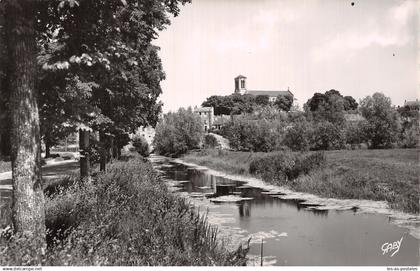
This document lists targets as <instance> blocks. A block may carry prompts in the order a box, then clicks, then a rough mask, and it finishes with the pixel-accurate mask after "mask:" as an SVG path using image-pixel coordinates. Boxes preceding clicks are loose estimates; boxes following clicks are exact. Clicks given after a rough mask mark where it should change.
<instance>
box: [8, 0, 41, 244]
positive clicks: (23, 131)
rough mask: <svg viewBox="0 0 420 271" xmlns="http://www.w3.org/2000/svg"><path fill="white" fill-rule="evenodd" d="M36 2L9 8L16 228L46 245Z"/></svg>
mask: <svg viewBox="0 0 420 271" xmlns="http://www.w3.org/2000/svg"><path fill="white" fill-rule="evenodd" d="M33 2H34V1H30V0H21V1H19V2H16V3H15V2H13V4H9V5H7V7H6V9H7V10H6V14H7V15H6V16H7V26H6V27H7V42H8V50H9V56H10V60H11V61H10V65H11V77H10V91H11V93H10V111H11V120H12V125H11V145H12V146H11V147H12V149H11V155H12V178H13V217H12V219H13V225H14V230H15V231H16V232H20V233H25V234H27V233H29V234H30V235H31V236H33V237H35V238H40V240H41V242H39V245H40V246H41V247H43V246H44V245H45V213H44V194H43V190H42V179H41V170H40V166H41V152H40V135H39V115H38V104H37V93H36V90H35V80H36V73H35V72H36V58H35V57H36V45H35V31H34V23H35V14H34V3H33Z"/></svg>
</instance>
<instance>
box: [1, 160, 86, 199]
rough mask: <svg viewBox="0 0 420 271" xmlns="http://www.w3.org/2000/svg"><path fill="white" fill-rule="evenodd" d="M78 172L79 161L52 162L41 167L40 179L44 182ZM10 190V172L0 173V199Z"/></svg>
mask: <svg viewBox="0 0 420 271" xmlns="http://www.w3.org/2000/svg"><path fill="white" fill-rule="evenodd" d="M78 170H79V161H77V160H67V161H60V162H54V163H51V164H47V165H45V166H43V167H42V178H43V179H44V182H46V181H50V180H52V179H57V178H60V177H62V176H64V175H69V174H72V173H77V171H78ZM11 190H12V172H11V171H8V172H3V173H0V198H3V197H4V196H6V194H9V193H10V192H11Z"/></svg>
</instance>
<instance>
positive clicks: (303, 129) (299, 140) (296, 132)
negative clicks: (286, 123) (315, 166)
mask: <svg viewBox="0 0 420 271" xmlns="http://www.w3.org/2000/svg"><path fill="white" fill-rule="evenodd" d="M310 137H311V127H310V125H309V123H308V122H306V121H305V120H304V119H301V120H300V121H296V122H295V123H294V124H293V126H291V127H288V128H287V130H286V132H285V135H284V139H283V142H282V143H283V144H284V145H285V146H287V147H289V148H290V149H291V150H293V151H308V150H309V147H310Z"/></svg>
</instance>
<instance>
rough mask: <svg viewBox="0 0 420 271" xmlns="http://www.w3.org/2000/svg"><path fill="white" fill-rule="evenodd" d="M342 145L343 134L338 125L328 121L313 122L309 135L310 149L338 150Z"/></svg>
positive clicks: (343, 141)
mask: <svg viewBox="0 0 420 271" xmlns="http://www.w3.org/2000/svg"><path fill="white" fill-rule="evenodd" d="M344 145H345V134H344V133H343V132H342V130H341V129H340V127H338V126H337V125H334V124H332V123H331V122H328V121H325V122H318V123H316V124H315V126H314V129H313V132H312V137H311V149H312V150H338V149H342V148H344Z"/></svg>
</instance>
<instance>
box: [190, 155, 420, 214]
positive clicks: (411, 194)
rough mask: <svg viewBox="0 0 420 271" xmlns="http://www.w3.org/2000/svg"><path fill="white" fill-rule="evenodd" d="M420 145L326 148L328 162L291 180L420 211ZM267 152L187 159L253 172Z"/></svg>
mask: <svg viewBox="0 0 420 271" xmlns="http://www.w3.org/2000/svg"><path fill="white" fill-rule="evenodd" d="M419 153H420V150H419V149H387V150H339V151H326V152H325V156H326V163H325V165H324V166H323V167H321V168H319V169H317V170H313V171H312V172H310V173H309V175H304V176H299V177H298V178H297V179H295V180H293V181H292V182H288V183H287V184H285V183H281V182H279V181H278V180H276V181H273V180H267V179H265V181H267V182H270V183H273V182H274V183H275V184H278V185H287V186H289V187H290V188H291V189H293V190H295V191H302V192H309V193H313V194H317V195H320V196H324V197H335V198H352V199H371V200H386V201H387V202H388V203H389V205H390V207H391V208H394V209H398V210H403V211H405V212H409V213H419V196H418V195H419V193H420V191H419V177H418V176H420V166H419ZM267 155H268V154H267V153H250V152H228V151H218V150H203V151H200V152H191V153H189V154H187V155H185V156H184V157H183V160H185V161H187V162H191V163H197V164H200V165H204V166H207V167H209V168H212V169H216V170H221V171H225V172H228V173H233V174H242V175H250V173H249V165H250V163H251V162H252V161H253V160H254V159H258V158H261V157H264V156H267Z"/></svg>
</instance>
